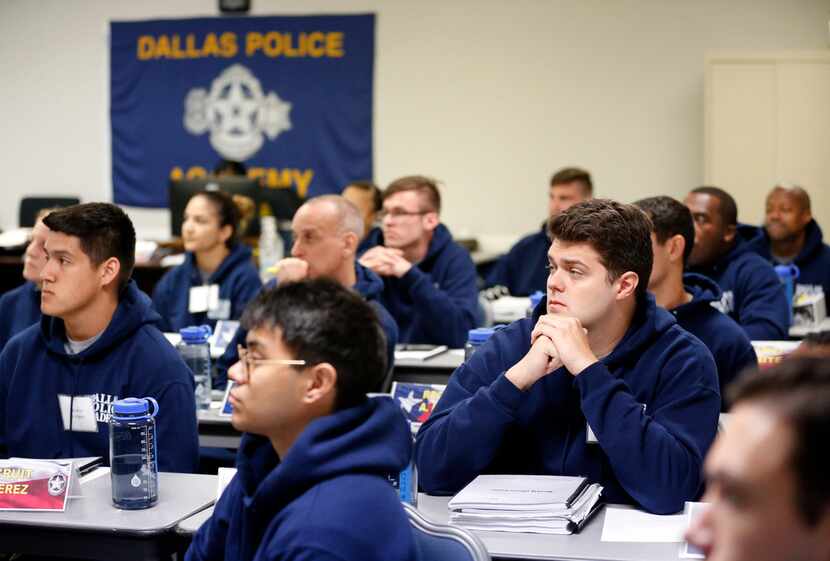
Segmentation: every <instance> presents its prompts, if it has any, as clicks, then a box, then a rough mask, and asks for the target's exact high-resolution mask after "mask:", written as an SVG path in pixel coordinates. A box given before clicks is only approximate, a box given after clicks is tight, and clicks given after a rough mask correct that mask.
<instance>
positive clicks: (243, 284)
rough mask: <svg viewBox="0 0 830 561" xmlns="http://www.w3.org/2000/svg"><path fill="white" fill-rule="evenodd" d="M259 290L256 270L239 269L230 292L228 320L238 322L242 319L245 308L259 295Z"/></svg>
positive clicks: (250, 268)
mask: <svg viewBox="0 0 830 561" xmlns="http://www.w3.org/2000/svg"><path fill="white" fill-rule="evenodd" d="M261 289H262V281H261V280H260V278H259V274H258V273H257V271H256V269H254V268H253V266H251V267H243V268H241V271H240V272H239V274H238V275H237V278H236V279H234V286H233V289H232V291H231V292H232V293H231V317H230V318H229V319H233V320H238V319H239V318H240V317H242V312H243V311H245V306H247V305H248V302H250V301H251V300H253V299H254V298H255V297H256V295H257V294H259V291H260V290H261Z"/></svg>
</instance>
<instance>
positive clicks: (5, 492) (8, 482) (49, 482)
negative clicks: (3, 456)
mask: <svg viewBox="0 0 830 561" xmlns="http://www.w3.org/2000/svg"><path fill="white" fill-rule="evenodd" d="M71 480H72V463H71V462H60V461H48V460H20V459H11V460H0V510H53V511H59V512H63V511H64V509H66V499H67V497H68V496H69V493H68V491H69V485H70V482H71Z"/></svg>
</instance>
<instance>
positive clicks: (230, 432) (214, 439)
mask: <svg viewBox="0 0 830 561" xmlns="http://www.w3.org/2000/svg"><path fill="white" fill-rule="evenodd" d="M215 403H216V402H214V404H215ZM197 419H198V422H199V446H207V447H212V448H239V440H240V439H241V438H242V433H240V432H239V431H238V430H236V429H235V428H233V425H232V424H231V418H230V417H223V416H221V415H219V408H218V407H211V408H210V409H206V410H205V409H202V410H199V411H198V412H197Z"/></svg>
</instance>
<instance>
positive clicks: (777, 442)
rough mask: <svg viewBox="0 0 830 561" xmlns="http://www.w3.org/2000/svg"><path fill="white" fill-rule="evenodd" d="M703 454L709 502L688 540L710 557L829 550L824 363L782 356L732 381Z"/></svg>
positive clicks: (818, 556) (829, 389)
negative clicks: (724, 417) (724, 420)
mask: <svg viewBox="0 0 830 561" xmlns="http://www.w3.org/2000/svg"><path fill="white" fill-rule="evenodd" d="M730 398H731V401H732V403H734V407H733V408H732V415H731V417H730V420H729V426H728V427H727V428H726V430H724V431H723V432H721V433H720V435H719V436H718V438H717V440H716V441H715V444H714V446H712V450H711V451H710V453H709V456H708V457H707V458H706V464H705V477H706V481H707V484H706V495H705V496H704V498H703V500H704V501H706V502H708V503H709V505H708V508H706V510H705V511H704V512H703V513H702V514H701V515H700V516H699V517H698V518H697V519H696V520H694V521H693V523H692V527H691V528H690V529H689V531H688V532H687V535H686V538H687V539H688V540H689V541H690V542H691V543H693V544H694V545H696V546H697V547H699V548H701V549H702V550H703V553H704V554H705V556H706V558H707V559H710V560H718V561H779V560H781V559H798V560H800V561H824V560H826V559H827V558H828V557H830V478H828V477H827V473H828V472H829V471H830V461H828V458H830V456H828V454H827V451H826V450H825V449H824V444H825V443H826V442H827V439H828V437H830V362H828V361H827V360H822V359H816V358H788V359H786V360H784V361H783V362H782V363H780V364H778V365H776V366H773V367H771V368H768V369H764V370H761V371H759V372H753V373H752V374H751V375H748V376H743V377H742V378H741V379H740V381H739V382H738V383H737V386H735V387H732V388H730Z"/></svg>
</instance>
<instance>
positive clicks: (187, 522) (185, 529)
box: [176, 506, 213, 537]
mask: <svg viewBox="0 0 830 561" xmlns="http://www.w3.org/2000/svg"><path fill="white" fill-rule="evenodd" d="M211 516H213V507H212V506H211V507H209V508H206V509H205V510H203V511H202V512H197V513H196V514H194V515H193V516H190V517H188V518H185V519H184V520H182V521H181V522H179V525H178V526H176V533H177V534H179V535H180V536H185V537H191V536H193V534H195V533H196V530H198V529H199V528H201V527H202V524H204V523H205V522H207V520H208V518H210V517H211Z"/></svg>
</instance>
